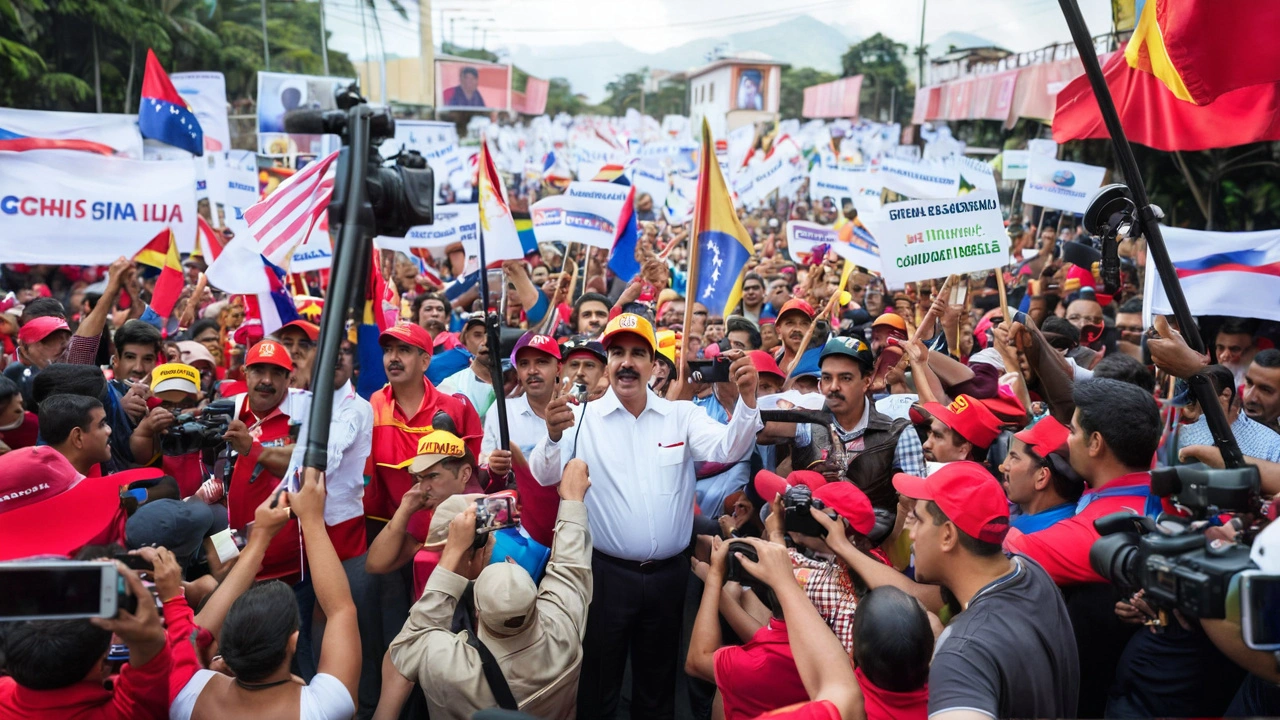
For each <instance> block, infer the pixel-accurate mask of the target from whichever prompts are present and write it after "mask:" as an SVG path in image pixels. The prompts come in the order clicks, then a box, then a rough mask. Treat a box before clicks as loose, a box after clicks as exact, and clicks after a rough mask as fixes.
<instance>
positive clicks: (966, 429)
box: [921, 395, 1001, 448]
mask: <svg viewBox="0 0 1280 720" xmlns="http://www.w3.org/2000/svg"><path fill="white" fill-rule="evenodd" d="M921 407H923V408H924V409H925V412H927V413H929V414H930V415H932V416H934V417H935V418H937V419H939V420H941V421H942V423H943V424H944V425H946V426H947V427H949V428H951V429H952V430H955V431H956V433H957V434H959V435H960V437H962V438H964V439H965V440H968V441H969V442H971V443H973V444H974V445H976V446H978V447H981V448H988V447H991V443H993V442H995V440H996V438H997V437H998V436H999V435H1000V425H1001V422H1000V418H998V417H996V416H995V415H994V414H992V412H991V411H990V410H988V409H987V406H986V405H983V404H982V402H981V401H979V400H978V399H977V398H974V397H970V396H969V395H957V396H956V399H955V400H952V401H951V404H950V405H945V406H944V405H942V404H941V403H924V405H922V406H921Z"/></svg>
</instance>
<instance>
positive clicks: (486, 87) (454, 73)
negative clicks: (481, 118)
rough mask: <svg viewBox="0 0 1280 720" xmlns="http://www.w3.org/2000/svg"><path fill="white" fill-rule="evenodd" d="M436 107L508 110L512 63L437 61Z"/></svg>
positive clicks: (441, 108)
mask: <svg viewBox="0 0 1280 720" xmlns="http://www.w3.org/2000/svg"><path fill="white" fill-rule="evenodd" d="M436 107H437V108H438V109H440V110H507V109H509V108H510V107H511V66H510V65H491V64H488V63H482V62H474V61H467V62H455V61H453V60H437V61H436Z"/></svg>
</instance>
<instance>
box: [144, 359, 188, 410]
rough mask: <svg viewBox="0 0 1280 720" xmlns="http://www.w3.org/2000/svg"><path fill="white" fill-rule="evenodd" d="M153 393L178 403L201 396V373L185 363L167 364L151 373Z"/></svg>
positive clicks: (158, 366) (157, 367) (159, 366)
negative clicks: (184, 399) (192, 396)
mask: <svg viewBox="0 0 1280 720" xmlns="http://www.w3.org/2000/svg"><path fill="white" fill-rule="evenodd" d="M151 392H152V393H153V394H155V395H158V396H160V397H161V398H162V399H164V400H169V401H170V402H176V401H179V400H182V399H183V398H184V397H185V396H187V395H199V394H200V371H199V370H196V369H195V368H194V367H192V366H190V365H187V364H185V363H165V364H163V365H157V366H156V367H155V369H154V370H152V371H151Z"/></svg>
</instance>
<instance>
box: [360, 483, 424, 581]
mask: <svg viewBox="0 0 1280 720" xmlns="http://www.w3.org/2000/svg"><path fill="white" fill-rule="evenodd" d="M426 506H427V502H426V498H425V497H424V496H423V494H422V486H421V485H419V484H418V483H416V482H415V483H414V484H413V485H411V486H410V487H409V489H408V490H407V491H406V492H405V494H404V497H403V498H401V500H400V506H399V507H397V508H396V512H395V514H394V515H392V516H391V522H389V523H387V526H386V527H385V528H383V529H382V532H380V533H378V537H376V538H374V539H373V542H371V543H369V554H368V555H367V556H365V559H364V569H365V570H366V571H368V572H369V573H372V574H374V575H385V574H386V573H389V572H392V571H394V570H398V569H400V568H402V567H404V565H405V563H407V562H409V561H410V560H412V559H413V556H414V555H415V554H416V553H417V552H418V550H420V549H421V548H422V543H420V542H418V541H417V540H416V539H415V538H414V537H413V536H411V535H410V534H409V518H411V517H413V514H414V513H416V512H418V511H419V510H422V509H423V508H425V507H426Z"/></svg>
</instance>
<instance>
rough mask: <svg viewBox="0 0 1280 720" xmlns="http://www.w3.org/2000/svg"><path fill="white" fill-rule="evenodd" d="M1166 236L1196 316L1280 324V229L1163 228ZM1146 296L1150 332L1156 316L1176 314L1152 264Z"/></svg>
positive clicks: (1185, 293)
mask: <svg viewBox="0 0 1280 720" xmlns="http://www.w3.org/2000/svg"><path fill="white" fill-rule="evenodd" d="M1160 232H1161V233H1162V234H1163V235H1164V244H1165V247H1166V248H1168V250H1169V259H1170V260H1172V261H1173V266H1174V268H1175V269H1176V270H1177V271H1178V278H1179V280H1178V282H1179V284H1180V285H1182V292H1183V294H1184V295H1186V296H1187V304H1188V305H1190V306H1191V312H1192V313H1193V314H1195V315H1226V316H1229V317H1242V318H1260V319H1263V320H1276V321H1280V230H1263V231H1261V232H1247V233H1228V232H1207V231H1203V230H1187V229H1185V228H1176V227H1168V226H1162V227H1161V228H1160ZM1142 297H1143V299H1144V301H1145V305H1144V306H1143V314H1144V317H1145V320H1146V325H1147V327H1150V326H1151V314H1152V313H1153V312H1155V313H1160V314H1162V315H1172V314H1173V308H1172V307H1171V306H1170V304H1169V298H1168V296H1167V295H1166V294H1165V291H1164V285H1163V284H1162V283H1161V282H1160V274H1159V273H1157V272H1156V269H1155V267H1154V266H1153V264H1152V263H1147V278H1146V288H1145V290H1144V291H1143V293H1142ZM1267 298H1270V300H1268V299H1267Z"/></svg>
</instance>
